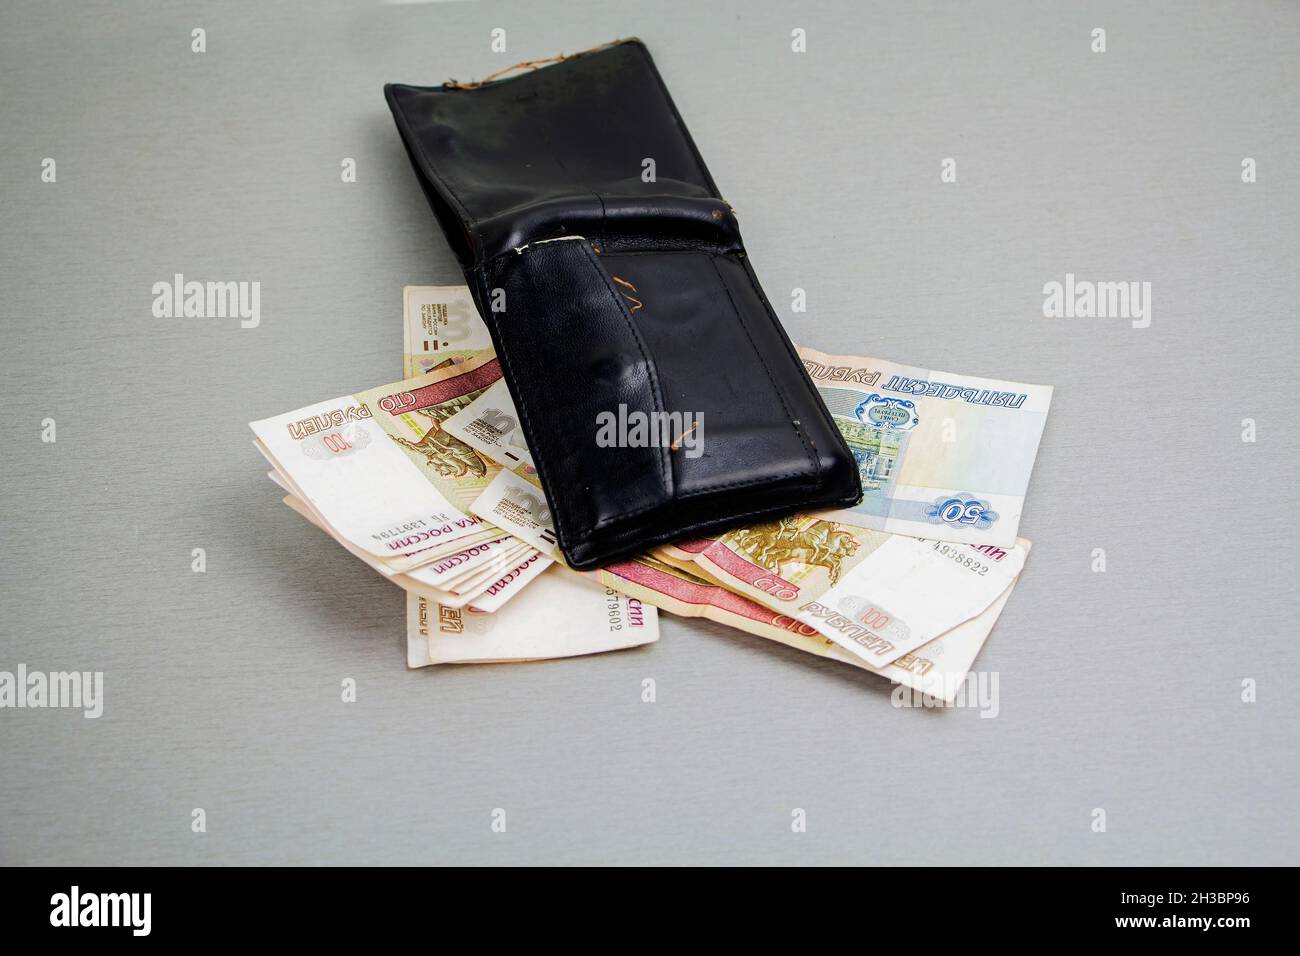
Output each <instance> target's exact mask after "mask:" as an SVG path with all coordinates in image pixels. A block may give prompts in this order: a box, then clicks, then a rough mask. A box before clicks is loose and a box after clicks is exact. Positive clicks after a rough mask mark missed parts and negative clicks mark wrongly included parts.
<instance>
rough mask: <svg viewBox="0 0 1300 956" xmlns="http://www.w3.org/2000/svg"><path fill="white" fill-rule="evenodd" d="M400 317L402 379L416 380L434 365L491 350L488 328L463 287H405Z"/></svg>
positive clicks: (466, 289) (471, 356)
mask: <svg viewBox="0 0 1300 956" xmlns="http://www.w3.org/2000/svg"><path fill="white" fill-rule="evenodd" d="M402 316H403V322H402V377H403V378H415V377H416V376H417V375H423V374H424V373H425V372H429V371H432V370H433V368H434V367H435V366H440V365H442V364H443V363H446V362H455V361H458V360H463V359H466V358H473V357H474V356H476V355H479V354H481V353H483V352H486V351H491V349H492V339H491V337H490V336H489V335H488V330H487V326H485V325H484V324H483V320H482V319H480V318H479V314H478V310H477V309H476V308H475V307H474V300H473V299H472V298H471V297H470V294H469V288H468V287H466V286H463V285H408V286H405V287H404V288H403V289H402Z"/></svg>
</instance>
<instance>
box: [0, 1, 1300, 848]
mask: <svg viewBox="0 0 1300 956" xmlns="http://www.w3.org/2000/svg"><path fill="white" fill-rule="evenodd" d="M498 26H499V27H504V28H505V29H506V30H507V36H508V51H507V52H506V53H504V54H494V53H492V52H490V50H489V47H488V43H489V31H490V30H491V28H493V27H498ZM194 27H203V28H205V29H206V30H207V42H208V50H207V53H205V54H202V55H196V54H194V53H191V52H190V31H191V29H192V28H194ZM795 27H803V28H805V29H806V30H807V33H808V52H807V53H806V54H802V55H796V54H794V53H792V52H791V51H790V31H791V30H792V29H793V28H795ZM1093 27H1104V28H1105V29H1106V30H1107V34H1108V37H1107V39H1108V51H1107V52H1106V53H1105V54H1094V53H1092V52H1091V51H1090V48H1089V47H1090V31H1091V30H1092V28H1093ZM627 35H639V36H640V37H642V38H643V39H644V40H645V41H646V43H647V44H648V46H649V48H650V50H651V52H652V53H653V55H654V57H655V58H656V61H657V62H658V65H659V67H660V70H661V71H662V73H663V75H664V78H665V80H666V82H667V84H668V86H669V88H670V89H671V91H672V93H673V95H674V97H675V99H676V101H677V104H678V107H679V108H680V110H681V113H682V115H683V117H684V118H685V120H686V122H687V123H688V125H689V127H690V129H691V131H692V133H693V134H694V136H695V139H696V140H697V142H698V144H699V146H700V150H701V152H702V153H703V155H704V156H705V158H706V159H707V161H708V163H709V165H710V167H711V170H712V172H713V174H714V177H715V178H716V179H717V181H718V183H719V184H720V186H721V188H722V190H723V192H724V195H726V197H727V198H728V199H729V200H730V201H731V202H732V204H733V205H734V206H735V207H736V209H737V210H738V211H739V213H740V216H741V222H742V226H743V231H744V234H745V238H746V240H747V243H748V246H749V249H750V253H751V255H752V257H753V261H754V264H755V268H756V270H757V271H758V274H759V276H760V278H761V279H762V281H763V283H764V286H765V288H766V289H767V291H768V293H769V296H770V297H771V299H772V300H773V302H774V304H775V305H776V306H777V309H778V312H779V313H781V314H782V317H783V320H784V322H785V323H786V327H787V328H788V330H789V332H790V334H791V336H792V337H793V338H794V339H795V340H796V341H800V342H806V343H808V344H811V345H815V346H817V347H819V348H821V349H824V350H826V351H829V352H841V353H858V354H870V355H878V356H883V357H888V358H894V359H897V360H901V361H905V362H911V363H915V364H917V365H924V366H929V367H932V368H941V369H950V370H952V371H956V372H968V373H971V374H982V375H988V376H995V377H1000V378H1007V379H1012V380H1018V381H1027V382H1043V383H1050V384H1053V385H1055V386H1056V388H1057V391H1056V396H1055V400H1054V403H1053V409H1052V414H1051V417H1050V419H1049V421H1048V426H1047V431H1046V434H1045V436H1044V440H1043V444H1042V449H1041V452H1040V454H1039V457H1038V465H1037V468H1036V470H1035V473H1034V478H1033V481H1032V485H1031V491H1030V497H1029V501H1028V504H1027V507H1026V511H1025V519H1024V522H1023V524H1022V526H1021V531H1022V533H1023V534H1025V535H1026V536H1028V537H1030V538H1032V539H1033V540H1034V541H1035V548H1034V552H1033V555H1032V557H1031V558H1030V562H1029V565H1028V567H1027V569H1026V573H1025V575H1024V577H1023V579H1022V582H1021V584H1020V586H1019V588H1018V590H1017V591H1016V593H1015V594H1014V596H1013V597H1012V599H1011V601H1010V603H1009V604H1008V606H1007V609H1006V612H1005V613H1004V614H1003V616H1002V619H1001V621H1000V623H999V624H998V626H997V628H996V629H995V631H994V634H993V637H992V639H991V640H990V642H989V644H988V646H987V647H986V649H985V651H984V653H983V655H982V656H981V658H980V659H979V661H978V663H977V667H978V668H980V669H982V670H990V671H996V672H998V674H999V677H1000V691H1001V701H1000V704H1001V710H1000V713H999V715H998V717H997V718H996V719H992V720H989V719H980V717H979V713H978V711H976V710H951V711H947V712H935V711H920V710H904V709H897V708H895V707H893V706H891V703H890V686H889V684H888V683H887V682H886V681H884V680H883V679H881V678H877V677H873V676H871V675H867V674H860V673H857V672H855V671H853V670H852V669H850V668H847V667H843V666H839V665H836V664H833V663H829V662H824V661H819V660H813V659H810V658H808V657H807V656H805V655H801V654H799V653H797V652H795V651H791V650H787V649H785V648H782V647H779V646H775V645H772V644H769V643H767V642H764V641H761V640H759V639H757V638H750V637H748V636H746V635H743V634H737V633H734V632H730V631H728V630H726V629H724V628H722V627H718V626H714V625H711V624H705V623H700V622H695V621H682V620H678V619H673V618H669V617H667V616H664V618H663V625H662V627H663V632H662V638H661V640H660V642H659V643H658V644H657V645H652V646H650V647H648V648H644V649H639V650H634V651H628V652H623V653H617V654H608V655H603V656H598V657H592V658H585V659H577V660H569V661H557V662H549V663H536V664H520V665H508V666H474V667H461V668H456V667H444V668H434V669H425V670H423V671H419V672H408V671H407V670H406V669H405V667H404V664H403V634H404V622H403V600H402V595H401V593H400V592H399V591H398V590H397V589H395V588H393V587H392V586H390V585H388V584H386V583H385V582H383V581H382V580H380V578H379V577H378V576H377V575H375V574H373V573H372V572H370V571H368V570H366V569H365V568H363V567H361V566H360V565H359V564H358V562H356V561H355V560H353V559H352V558H351V557H349V556H348V555H347V554H346V553H345V552H344V551H343V550H342V549H341V548H338V547H336V546H334V545H332V544H330V543H328V542H327V541H325V540H324V539H322V537H321V536H320V534H319V532H317V531H315V530H314V529H312V528H310V527H309V526H307V525H306V524H305V523H304V522H303V521H301V520H300V519H299V518H297V517H296V516H294V515H293V514H292V513H290V512H289V511H288V510H287V509H286V508H284V507H283V506H282V505H281V504H280V502H279V494H278V493H277V492H276V490H275V489H274V488H273V487H271V485H270V484H269V482H268V481H267V480H266V478H265V477H264V471H265V469H264V466H263V463H262V461H261V459H260V458H259V456H258V455H257V453H256V452H255V451H254V449H253V448H252V447H251V445H250V433H249V431H248V428H247V424H246V423H247V422H248V421H250V420H252V419H254V418H260V417H264V416H266V415H270V414H275V413H279V412H282V411H286V410H288V409H290V408H295V407H299V406H301V405H303V404H306V403H308V402H312V401H317V400H320V399H324V398H327V397H331V396H334V395H338V394H343V393H346V392H349V391H353V390H357V389H361V388H365V387H369V386H372V385H376V384H379V383H382V382H387V381H391V380H393V379H395V378H397V377H398V376H399V375H400V366H399V359H400V352H401V321H400V310H401V288H402V285H403V284H405V283H453V282H456V281H458V274H457V272H456V269H455V266H454V264H453V260H452V257H451V254H450V252H449V251H448V249H447V246H446V244H445V242H444V241H443V239H442V237H441V235H440V233H439V232H438V230H437V228H436V226H435V224H434V220H433V218H432V215H431V214H430V212H429V210H428V208H427V206H426V204H425V202H424V199H423V197H422V195H421V193H420V191H419V188H418V186H417V183H416V180H415V177H414V176H413V175H412V173H411V170H410V169H409V167H408V163H407V160H406V157H405V155H404V154H403V152H402V149H401V146H400V144H399V140H398V137H397V135H396V133H395V131H394V129H393V125H392V121H391V119H390V118H389V115H388V112H387V109H386V108H385V105H384V102H383V98H382V95H381V87H382V84H383V83H384V82H385V81H403V82H409V83H430V84H432V83H438V82H441V81H442V80H444V79H446V78H448V77H456V78H458V79H462V80H464V79H470V78H476V77H482V76H484V75H486V74H488V73H490V72H493V71H495V70H497V69H500V68H501V67H503V66H507V65H509V64H511V63H515V62H517V61H520V60H525V59H532V58H536V57H544V56H549V55H553V54H555V53H557V52H561V51H564V52H574V51H577V50H581V49H583V48H586V47H589V46H592V45H595V44H598V43H601V42H603V41H606V40H609V39H612V38H614V37H619V36H627ZM0 83H2V84H3V97H2V98H0V189H2V190H3V215H0V237H2V238H3V256H2V257H0V283H2V285H0V291H2V294H0V316H3V331H4V337H3V346H2V347H0V367H2V369H3V400H4V409H3V415H2V416H0V427H2V428H3V435H2V440H3V454H2V455H0V469H3V476H2V477H3V481H2V484H0V495H2V496H3V506H2V508H0V512H2V514H3V528H4V535H3V548H0V585H2V587H3V592H2V593H0V670H10V671H12V670H14V669H15V668H16V667H17V665H18V663H19V662H23V663H26V664H27V665H28V667H30V668H33V669H39V670H47V671H53V670H65V669H77V670H102V671H104V673H105V681H106V685H107V687H106V712H105V714H104V716H103V717H102V718H100V719H99V720H85V719H83V718H82V717H81V715H80V714H79V712H76V711H68V710H43V711H41V710H21V711H19V710H0V761H2V763H3V768H2V770H0V861H3V862H5V863H70V864H86V863H100V864H112V863H163V862H170V863H303V862H311V863H341V862H384V863H398V862H402V863H422V862H430V863H451V862H469V863H519V862H552V863H584V862H603V863H625V864H634V863H667V862H721V863H756V862H781V863H829V862H839V863H904V864H920V863H959V862H965V863H1078V864H1119V863H1177V864H1182V863H1234V864H1255V863H1273V864H1277V863H1287V862H1294V861H1295V857H1296V851H1297V847H1298V842H1300V841H1297V836H1296V828H1295V807H1296V804H1297V799H1298V798H1300V784H1298V782H1297V756H1298V753H1297V725H1298V722H1297V717H1298V716H1300V715H1298V714H1297V705H1296V691H1295V687H1296V679H1297V676H1300V675H1298V674H1297V670H1298V666H1300V653H1298V652H1297V642H1296V636H1297V631H1296V619H1297V611H1298V610H1300V607H1298V605H1297V600H1296V587H1295V581H1296V568H1297V558H1298V557H1300V553H1298V552H1297V546H1296V540H1297V538H1296V520H1295V518H1296V506H1297V497H1298V496H1297V492H1296V465H1297V461H1298V460H1300V443H1298V440H1297V434H1296V428H1295V422H1296V416H1295V396H1296V377H1295V365H1296V359H1297V347H1296V332H1297V321H1296V319H1297V314H1296V313H1297V304H1298V302H1300V283H1298V282H1297V256H1298V254H1300V241H1298V240H1300V226H1298V221H1300V220H1298V218H1297V212H1298V210H1300V164H1298V163H1297V156H1298V155H1300V123H1298V122H1297V117H1300V8H1298V7H1297V6H1296V5H1295V4H1290V3H1286V4H1284V3H1261V2H1252V3H1238V4H1231V5H1212V4H1202V3H1161V4H1142V5H1131V4H1120V3H1116V4H1094V5H1091V6H1088V7H1084V6H1083V5H1054V4H1042V3H997V4H970V5H965V4H949V3H940V4H934V5H913V4H848V3H845V4H829V3H826V4H817V5H815V6H813V7H812V8H810V9H805V8H804V5H797V4H794V3H786V4H773V3H765V4H752V3H744V4H742V3H733V4H724V5H714V4H702V3H698V2H688V3H672V4H665V5H662V6H660V5H657V4H641V5H634V4H630V3H626V4H625V3H572V4H564V5H562V6H561V5H548V4H539V3H502V4H498V3H463V4H462V3H435V4H428V5H407V6H402V5H399V6H381V5H379V4H371V3H329V4H312V5H310V6H309V7H308V6H305V5H304V6H303V7H302V8H301V9H300V8H298V7H296V6H290V5H281V4H266V3H220V4H216V3H213V4H186V3H170V4H166V5H162V6H158V7H154V6H153V5H145V4H139V3H103V4H90V5H85V6H81V5H77V6H74V5H71V4H67V5H64V4H60V5H50V4H45V3H14V2H6V3H5V4H4V6H3V10H2V12H0ZM1247 156H1249V157H1253V158H1255V159H1256V160H1257V162H1258V169H1259V181H1258V182H1257V183H1255V184H1253V185H1246V184H1243V183H1242V182H1241V179H1240V164H1241V160H1242V158H1243V157H1247ZM44 157H53V158H55V159H56V161H57V164H58V165H57V169H58V181H57V183H54V184H44V183H42V182H41V181H40V164H41V160H42V159H43V158H44ZM343 157H354V158H355V159H356V160H357V163H358V171H359V181H358V182H357V183H355V184H343V183H341V182H340V177H339V163H340V161H341V159H342V158H343ZM944 157H954V158H956V160H957V163H958V182H957V183H956V184H949V185H945V184H942V183H940V180H939V164H940V161H941V160H942V159H943V158H944ZM174 272H183V273H185V275H186V276H187V277H190V278H198V279H236V280H259V281H260V282H261V283H262V323H261V326H260V327H259V328H257V329H253V330H241V329H239V328H238V325H237V322H235V321H233V320H220V319H210V320H196V319H190V320H185V319H172V320H167V319H155V318H154V317H153V316H152V315H151V312H150V305H151V302H152V294H151V292H150V288H151V286H152V284H153V283H154V282H156V281H159V280H169V279H170V277H171V276H172V274H173V273H174ZM1066 272H1074V273H1076V274H1077V275H1078V276H1079V277H1080V278H1091V279H1099V280H1139V281H1149V282H1151V283H1152V286H1153V303H1154V308H1153V323H1152V325H1151V327H1150V328H1149V329H1145V330H1137V329H1133V328H1131V327H1130V326H1129V323H1128V322H1126V321H1124V320H1122V319H1091V320H1089V319H1076V320H1069V319H1045V318H1044V317H1043V316H1042V312H1041V310H1042V291H1041V290H1042V286H1043V284H1044V283H1045V282H1048V281H1051V280H1058V281H1059V280H1063V279H1064V276H1065V273H1066ZM795 287H800V288H804V289H806V290H807V294H808V304H809V306H808V311H807V312H806V313H803V314H791V313H790V310H789V301H790V299H789V295H790V290H791V289H793V288H795ZM46 417H52V418H54V419H56V421H57V423H58V441H57V443H56V444H44V443H42V442H41V441H40V437H39V435H40V423H41V421H42V419H44V418H46ZM1246 417H1250V418H1254V419H1255V420H1256V422H1257V427H1258V441H1257V442H1256V443H1254V444H1246V443H1243V442H1242V441H1241V437H1240V434H1241V422H1242V419H1243V418H1246ZM195 547H202V548H205V549H206V550H207V555H208V570H207V573H205V574H194V573H192V572H191V570H190V553H191V549H192V548H195ZM1094 548H1104V549H1105V550H1106V553H1107V563H1108V570H1107V571H1106V573H1103V574H1096V573H1093V572H1092V570H1091V560H1092V557H1091V555H1092V550H1093V549H1094ZM345 677H353V678H355V679H356V680H357V681H358V684H359V700H358V702H357V703H355V704H352V705H346V704H343V703H341V702H340V693H339V686H340V681H341V680H342V679H343V678H345ZM645 677H653V678H654V679H655V680H656V681H657V684H658V702H657V703H655V704H653V705H648V704H643V703H642V702H641V699H640V689H641V681H642V679H643V678H645ZM1245 677H1251V678H1254V679H1255V680H1257V682H1258V695H1259V699H1258V702H1257V703H1254V704H1246V703H1243V702H1242V701H1241V699H1240V693H1241V681H1242V679H1243V678H1245ZM195 807H202V808H204V809H205V810H206V813H207V820H208V832H207V833H205V834H194V833H192V832H191V829H190V812H191V809H192V808H195ZM494 807H503V808H506V810H507V812H508V814H509V829H508V832H507V833H505V834H494V833H492V832H491V830H490V828H489V822H490V817H489V815H490V813H491V810H492V808H494ZM795 807H802V808H804V809H805V810H806V811H807V814H808V832H806V833H803V834H795V833H792V832H791V828H790V820H791V816H790V814H791V810H792V808H795ZM1096 807H1101V808H1104V809H1105V810H1106V812H1107V815H1108V832H1106V833H1104V834H1098V833H1093V832H1092V831H1091V829H1090V823H1091V820H1092V816H1091V812H1092V810H1093V808H1096Z"/></svg>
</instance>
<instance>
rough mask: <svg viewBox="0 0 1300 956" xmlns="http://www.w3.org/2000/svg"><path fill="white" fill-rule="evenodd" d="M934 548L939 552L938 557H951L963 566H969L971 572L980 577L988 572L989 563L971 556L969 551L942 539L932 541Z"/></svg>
mask: <svg viewBox="0 0 1300 956" xmlns="http://www.w3.org/2000/svg"><path fill="white" fill-rule="evenodd" d="M934 550H935V551H936V552H938V553H939V555H940V557H944V558H951V559H952V560H953V561H956V562H957V563H958V564H960V565H961V566H962V567H963V568H970V570H971V572H972V573H974V574H978V575H979V576H980V577H983V576H984V575H986V574H988V573H989V565H987V564H985V563H984V562H983V561H980V560H978V559H976V558H972V557H971V556H970V553H969V552H965V551H962V550H961V548H957V547H953V546H952V545H947V544H944V543H943V542H942V541H936V542H935V543H934Z"/></svg>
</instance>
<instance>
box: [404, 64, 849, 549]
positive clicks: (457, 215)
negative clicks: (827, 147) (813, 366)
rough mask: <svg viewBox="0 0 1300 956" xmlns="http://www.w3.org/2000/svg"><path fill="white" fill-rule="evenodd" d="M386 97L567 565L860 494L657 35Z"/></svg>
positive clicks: (835, 503) (834, 503)
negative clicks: (494, 76) (663, 63)
mask: <svg viewBox="0 0 1300 956" xmlns="http://www.w3.org/2000/svg"><path fill="white" fill-rule="evenodd" d="M384 93H385V96H386V97H387V100H388V104H389V106H390V107H391V109H392V111H393V117H394V118H395V119H396V121H397V128H398V130H399V131H400V132H401V136H402V141H403V142H404V143H405V145H406V149H407V152H408V153H409V155H410V157H411V162H412V163H413V164H414V166H415V170H416V173H417V174H418V176H419V179H420V184H421V185H422V186H423V188H424V192H425V195H426V196H427V197H428V200H429V203H430V205H431V206H432V207H433V211H434V214H435V215H436V216H437V218H438V222H439V223H440V224H441V226H442V229H443V231H444V232H445V233H446V236H447V239H448V240H449V241H450V243H451V247H452V249H453V250H454V251H455V253H456V256H457V257H458V258H459V260H460V263H461V266H462V267H463V269H464V272H465V277H466V279H467V280H468V282H469V286H470V289H471V291H472V293H473V296H474V300H475V302H476V303H477V305H478V309H479V313H480V314H481V315H482V317H483V320H484V321H485V322H486V323H487V326H488V329H489V331H490V333H491V335H492V341H493V343H494V344H495V346H496V351H497V355H498V356H499V358H500V360H501V368H502V372H503V375H504V377H505V380H506V384H507V387H508V388H509V389H510V394H511V396H512V397H513V399H514V402H515V406H516V408H517V409H518V412H519V417H520V425H521V427H522V429H523V432H524V437H525V439H526V440H527V442H528V447H529V450H530V451H531V452H532V455H533V459H534V462H535V464H536V467H537V472H538V476H539V478H540V479H541V482H542V486H543V488H544V490H545V492H546V500H547V504H548V505H549V508H550V511H551V517H552V520H553V524H554V527H555V531H556V534H557V537H558V540H559V545H560V549H561V550H562V551H563V553H564V556H565V558H566V559H567V560H568V562H569V564H571V565H572V566H573V567H575V568H577V569H579V570H587V569H590V568H594V567H599V566H600V565H602V564H607V563H609V562H611V561H614V560H617V559H619V558H624V557H627V556H629V555H631V554H634V553H636V552H637V551H640V550H642V549H644V548H646V547H647V546H649V545H653V544H659V543H662V542H665V541H671V540H674V539H679V538H684V537H689V536H691V535H695V534H701V533H705V532H708V531H711V530H720V529H724V528H727V527H730V526H734V525H737V524H739V523H741V522H746V521H752V520H756V519H762V518H765V517H771V516H775V515H778V514H780V513H783V512H790V511H794V510H807V509H813V508H829V507H837V506H844V505H849V504H852V503H853V502H855V501H857V500H858V498H859V497H860V496H861V493H862V492H861V483H860V481H859V477H858V471H857V468H856V466H855V463H854V460H853V456H852V454H851V453H850V452H849V449H848V446H847V445H846V444H845V442H844V439H843V437H841V435H840V433H839V431H838V430H837V429H836V427H835V424H834V422H832V420H831V417H830V414H829V413H828V412H827V411H826V407H825V406H824V405H823V404H822V401H821V399H820V398H819V397H818V395H817V392H816V390H815V389H814V388H813V385H812V382H811V381H810V380H809V378H808V375H807V373H806V372H805V371H804V368H803V366H802V364H801V363H800V361H799V359H798V356H797V355H796V353H795V351H794V348H793V347H792V346H791V344H790V340H789V339H788V338H787V337H786V334H785V332H784V330H783V329H782V328H781V325H780V323H779V322H778V321H777V319H776V316H775V315H774V314H773V312H772V307H771V306H770V305H769V304H768V301H767V299H766V297H764V295H763V291H762V289H760V288H759V285H758V280H757V279H756V278H755V276H754V272H753V269H751V268H750V265H749V260H748V258H747V256H746V255H745V247H744V244H743V243H742V242H741V239H740V231H739V227H738V226H737V224H736V217H735V215H734V213H733V211H732V209H731V207H730V206H729V205H728V204H727V203H726V202H724V201H723V200H722V198H721V197H720V196H719V194H718V190H717V187H716V186H715V185H714V184H713V179H712V177H710V176H709V172H708V170H707V169H706V168H705V166H704V161H703V160H702V159H701V158H700V155H699V152H698V151H697V150H696V148H695V144H694V143H693V142H692V141H691V137H690V134H689V133H688V132H687V131H686V126H685V124H683V123H682V119H681V117H680V116H679V115H678V113H677V109H676V107H674V106H673V101H672V99H671V98H670V97H669V95H668V90H667V89H666V88H665V87H664V84H663V80H662V79H661V78H660V76H659V73H658V71H657V70H656V69H655V66H654V62H653V61H652V60H651V59H650V54H649V53H648V52H647V51H646V48H645V47H644V45H642V44H641V43H640V41H637V40H627V41H622V42H619V43H616V44H614V45H611V46H609V47H606V48H603V49H601V50H599V51H595V52H590V53H584V54H578V55H576V56H573V57H568V58H564V59H562V60H561V61H560V62H557V63H555V64H554V65H552V66H546V67H543V68H540V69H535V70H533V71H532V72H528V73H525V74H523V75H520V76H516V77H513V78H510V79H502V80H496V81H493V82H487V83H483V84H476V85H472V86H469V87H466V86H464V85H461V84H455V83H448V84H446V85H444V86H442V87H416V86H404V85H401V84H389V85H388V86H386V87H385V88H384ZM692 423H693V425H694V427H693V430H692V431H691V432H690V433H689V434H685V435H683V434H682V433H681V432H677V431H676V429H678V428H681V429H682V432H685V431H686V429H687V428H691V427H692Z"/></svg>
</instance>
